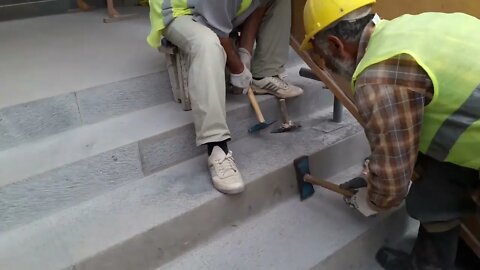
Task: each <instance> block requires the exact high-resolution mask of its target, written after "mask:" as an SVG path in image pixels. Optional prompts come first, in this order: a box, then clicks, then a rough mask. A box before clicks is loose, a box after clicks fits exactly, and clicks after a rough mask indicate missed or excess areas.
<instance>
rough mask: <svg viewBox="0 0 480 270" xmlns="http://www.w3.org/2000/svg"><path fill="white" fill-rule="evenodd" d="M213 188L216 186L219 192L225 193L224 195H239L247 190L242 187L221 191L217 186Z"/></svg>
mask: <svg viewBox="0 0 480 270" xmlns="http://www.w3.org/2000/svg"><path fill="white" fill-rule="evenodd" d="M213 186H214V187H215V189H216V190H218V191H219V192H221V193H223V194H228V195H235V194H239V193H242V192H243V191H244V190H245V186H241V187H239V188H236V189H229V190H226V189H225V190H224V189H220V188H218V187H217V186H215V184H214V185H213Z"/></svg>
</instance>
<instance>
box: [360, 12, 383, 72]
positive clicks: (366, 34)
mask: <svg viewBox="0 0 480 270" xmlns="http://www.w3.org/2000/svg"><path fill="white" fill-rule="evenodd" d="M377 16H378V15H376V14H375V17H374V19H373V20H372V21H371V22H370V23H368V24H367V26H365V28H364V29H363V32H362V35H361V36H360V42H359V43H358V52H357V64H358V63H360V61H361V60H362V58H363V56H364V55H365V51H366V49H367V46H368V42H369V41H370V37H371V36H372V34H373V30H375V25H376V23H377V20H375V19H376V18H377Z"/></svg>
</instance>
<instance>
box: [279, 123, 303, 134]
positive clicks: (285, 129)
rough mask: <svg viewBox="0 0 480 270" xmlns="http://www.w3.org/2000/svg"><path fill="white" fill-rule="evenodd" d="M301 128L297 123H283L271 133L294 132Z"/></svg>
mask: <svg viewBox="0 0 480 270" xmlns="http://www.w3.org/2000/svg"><path fill="white" fill-rule="evenodd" d="M301 127H302V126H301V125H300V124H298V123H295V122H293V121H291V120H290V121H288V122H286V123H283V124H282V125H281V126H280V127H279V128H277V129H275V130H273V131H272V133H283V132H289V131H293V130H296V129H298V128H301Z"/></svg>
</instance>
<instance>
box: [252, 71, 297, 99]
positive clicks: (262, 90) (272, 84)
mask: <svg viewBox="0 0 480 270" xmlns="http://www.w3.org/2000/svg"><path fill="white" fill-rule="evenodd" d="M252 89H253V91H254V92H255V94H260V95H263V94H270V95H274V96H276V97H278V98H292V97H296V96H300V95H301V94H303V89H302V88H300V87H298V86H295V85H292V84H289V83H287V82H286V81H285V80H283V79H281V78H280V77H278V76H274V77H265V78H263V79H261V80H255V79H253V80H252Z"/></svg>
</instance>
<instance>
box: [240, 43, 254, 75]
mask: <svg viewBox="0 0 480 270" xmlns="http://www.w3.org/2000/svg"><path fill="white" fill-rule="evenodd" d="M238 56H239V57H240V60H241V61H242V63H243V64H244V65H245V66H246V67H247V68H248V69H249V70H250V67H251V62H252V55H251V54H250V52H249V51H248V50H247V49H245V48H240V49H238Z"/></svg>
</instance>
